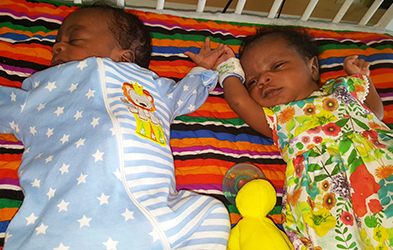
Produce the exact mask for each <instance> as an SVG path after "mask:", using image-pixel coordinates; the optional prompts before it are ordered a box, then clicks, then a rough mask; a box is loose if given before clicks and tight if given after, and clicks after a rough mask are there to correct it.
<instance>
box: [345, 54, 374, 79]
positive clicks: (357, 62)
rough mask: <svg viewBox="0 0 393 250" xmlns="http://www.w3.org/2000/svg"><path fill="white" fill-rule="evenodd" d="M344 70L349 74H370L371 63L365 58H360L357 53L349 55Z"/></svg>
mask: <svg viewBox="0 0 393 250" xmlns="http://www.w3.org/2000/svg"><path fill="white" fill-rule="evenodd" d="M343 66H344V71H345V73H347V74H348V75H356V74H361V75H366V76H369V75H370V69H369V67H370V63H369V62H366V61H364V60H363V59H358V56H357V55H352V56H348V57H347V58H345V60H344V65H343Z"/></svg>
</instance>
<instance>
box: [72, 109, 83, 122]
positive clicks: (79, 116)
mask: <svg viewBox="0 0 393 250" xmlns="http://www.w3.org/2000/svg"><path fill="white" fill-rule="evenodd" d="M82 112H83V111H76V114H75V115H74V117H75V121H77V120H78V119H79V118H82Z"/></svg>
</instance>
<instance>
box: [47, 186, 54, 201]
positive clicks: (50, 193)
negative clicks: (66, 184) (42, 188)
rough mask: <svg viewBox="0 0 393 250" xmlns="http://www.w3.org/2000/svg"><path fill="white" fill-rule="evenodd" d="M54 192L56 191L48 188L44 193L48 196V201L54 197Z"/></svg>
mask: <svg viewBox="0 0 393 250" xmlns="http://www.w3.org/2000/svg"><path fill="white" fill-rule="evenodd" d="M55 192H56V189H52V188H49V192H48V193H46V195H47V196H48V200H50V199H51V198H52V197H55Z"/></svg>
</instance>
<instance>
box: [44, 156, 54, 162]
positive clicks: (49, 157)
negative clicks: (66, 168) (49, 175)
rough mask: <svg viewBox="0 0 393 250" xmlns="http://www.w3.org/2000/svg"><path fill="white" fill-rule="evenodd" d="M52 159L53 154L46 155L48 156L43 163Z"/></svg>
mask: <svg viewBox="0 0 393 250" xmlns="http://www.w3.org/2000/svg"><path fill="white" fill-rule="evenodd" d="M52 160H53V155H50V156H48V158H46V159H45V163H48V162H50V161H52Z"/></svg>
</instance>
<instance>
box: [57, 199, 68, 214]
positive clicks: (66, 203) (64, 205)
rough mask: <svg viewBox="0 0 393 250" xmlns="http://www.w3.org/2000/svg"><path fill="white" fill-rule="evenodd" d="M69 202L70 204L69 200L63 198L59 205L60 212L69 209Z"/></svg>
mask: <svg viewBox="0 0 393 250" xmlns="http://www.w3.org/2000/svg"><path fill="white" fill-rule="evenodd" d="M68 204H70V203H69V202H65V201H64V200H62V201H61V202H60V203H59V204H58V205H57V207H58V208H59V213H60V212H61V211H68V210H67V206H68Z"/></svg>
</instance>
